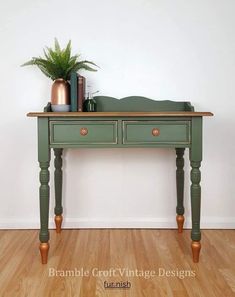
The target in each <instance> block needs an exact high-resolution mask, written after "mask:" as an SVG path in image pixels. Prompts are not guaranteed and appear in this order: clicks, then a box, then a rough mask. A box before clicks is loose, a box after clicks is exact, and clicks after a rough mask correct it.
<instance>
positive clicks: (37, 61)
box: [21, 38, 97, 111]
mask: <svg viewBox="0 0 235 297" xmlns="http://www.w3.org/2000/svg"><path fill="white" fill-rule="evenodd" d="M30 65H35V66H37V67H38V68H39V69H40V70H41V71H42V73H43V74H45V75H46V76H47V77H49V78H50V79H52V80H53V84H52V88H51V106H52V111H69V110H70V85H69V79H70V75H71V72H78V71H79V70H81V69H84V70H88V71H97V70H96V69H94V68H93V67H92V66H97V65H96V64H95V63H93V62H91V61H87V60H80V55H72V54H71V41H69V42H68V44H67V46H66V47H65V48H64V49H61V47H60V45H59V42H58V40H57V39H56V38H55V45H54V49H52V48H50V47H46V48H45V49H44V57H33V58H32V59H31V60H30V61H28V62H26V63H24V64H23V65H21V66H30ZM91 65H92V66H91Z"/></svg>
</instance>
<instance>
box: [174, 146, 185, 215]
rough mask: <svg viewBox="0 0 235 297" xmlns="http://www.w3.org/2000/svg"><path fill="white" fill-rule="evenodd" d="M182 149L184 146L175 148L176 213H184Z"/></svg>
mask: <svg viewBox="0 0 235 297" xmlns="http://www.w3.org/2000/svg"><path fill="white" fill-rule="evenodd" d="M184 150H185V149H184V148H177V149H176V191H177V206H176V213H177V214H178V215H183V214H184Z"/></svg>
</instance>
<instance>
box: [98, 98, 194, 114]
mask: <svg viewBox="0 0 235 297" xmlns="http://www.w3.org/2000/svg"><path fill="white" fill-rule="evenodd" d="M94 99H95V100H96V103H97V111H98V112H99V111H130V112H131V111H151V112H153V111H194V108H193V106H192V105H191V104H190V102H181V101H170V100H158V101H157V100H152V99H149V98H146V97H141V96H130V97H125V98H122V99H117V98H114V97H108V96H96V97H94Z"/></svg>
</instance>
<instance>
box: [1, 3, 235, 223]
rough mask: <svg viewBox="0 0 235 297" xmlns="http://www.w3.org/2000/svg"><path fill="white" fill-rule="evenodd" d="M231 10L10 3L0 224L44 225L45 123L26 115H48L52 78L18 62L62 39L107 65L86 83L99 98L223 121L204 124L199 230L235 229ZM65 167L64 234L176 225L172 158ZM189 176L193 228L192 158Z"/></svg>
mask: <svg viewBox="0 0 235 297" xmlns="http://www.w3.org/2000/svg"><path fill="white" fill-rule="evenodd" d="M234 13H235V1H234V0H225V1H219V0H190V1H186V0H172V1H169V0H168V1H167V0H145V1H144V0H117V1H114V0H99V1H96V0H86V1H84V0H82V1H81V0H67V1H61V0H56V1H55V0H47V1H46V0H44V1H42V0H37V1H31V0H20V1H17V0H8V1H1V2H0V41H1V45H0V59H1V64H0V65H1V68H0V94H1V96H0V100H1V120H0V135H1V137H0V142H1V143H0V150H1V154H0V164H1V172H0V183H1V194H0V195H1V196H0V199H1V202H0V203H1V208H0V227H1V228H17V227H18V228H37V227H38V226H39V209H38V206H39V205H38V185H39V182H38V172H39V169H38V163H37V151H36V148H37V139H36V119H32V118H26V113H27V112H28V111H40V110H42V108H43V106H44V105H45V104H46V103H47V102H48V101H49V98H50V86H51V81H49V80H48V79H47V78H46V77H44V76H43V75H42V74H41V73H40V71H39V70H37V69H36V68H33V67H32V68H30V67H28V68H21V67H19V65H21V64H22V63H23V62H25V61H27V60H29V59H30V58H31V57H32V56H37V55H40V54H42V48H43V47H44V46H46V45H49V46H50V45H52V43H53V39H54V37H57V38H58V39H59V41H60V42H61V43H62V44H63V45H65V44H66V43H67V41H68V40H69V39H71V40H72V46H73V52H74V53H76V52H78V51H79V52H81V53H82V56H83V57H84V58H87V59H90V60H93V61H95V62H96V63H97V64H98V65H100V67H101V69H100V70H99V71H98V72H97V73H86V74H85V75H86V76H87V78H88V79H89V81H90V83H92V85H93V89H94V90H96V89H98V90H100V94H101V95H110V96H114V97H118V98H121V97H125V96H129V95H142V96H146V97H149V98H153V99H171V100H190V101H191V102H192V103H193V104H194V105H195V107H196V110H198V111H212V112H214V113H215V117H214V118H206V119H205V120H204V161H203V163H202V227H209V228H232V227H233V228H234V227H235V215H234V213H235V212H234V197H235V157H234V151H235V133H234V128H235V117H234V112H235V100H234V96H235V34H234V27H235V18H234ZM186 157H188V152H187V153H186ZM186 159H187V158H186ZM52 164H53V163H52ZM52 167H53V166H52ZM64 168H65V169H66V173H65V177H64V182H65V184H64V189H63V194H64V214H65V226H66V227H119V226H120V227H138V226H139V227H141V226H142V227H175V205H176V190H175V153H174V151H173V150H169V149H166V150H164V149H152V150H147V149H115V150H111V149H97V150H95V149H94V150H92V149H89V150H88V149H87V150H85V149H84V150H82V149H80V150H66V151H65V156H64ZM185 170H186V181H185V184H186V189H185V205H186V216H187V221H186V226H190V219H189V218H188V217H189V216H190V203H189V200H190V197H189V178H188V173H189V166H188V162H187V161H186V168H185ZM52 174H53V171H51V175H52ZM52 188H53V182H52ZM53 198H54V194H53V192H52V195H51V218H52V217H53V206H54V203H53ZM51 226H53V224H51Z"/></svg>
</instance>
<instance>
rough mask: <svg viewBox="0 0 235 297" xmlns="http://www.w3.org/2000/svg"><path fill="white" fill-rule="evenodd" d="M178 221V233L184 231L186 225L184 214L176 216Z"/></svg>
mask: <svg viewBox="0 0 235 297" xmlns="http://www.w3.org/2000/svg"><path fill="white" fill-rule="evenodd" d="M176 222H177V225H178V233H182V232H183V227H184V216H183V215H177V216H176Z"/></svg>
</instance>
